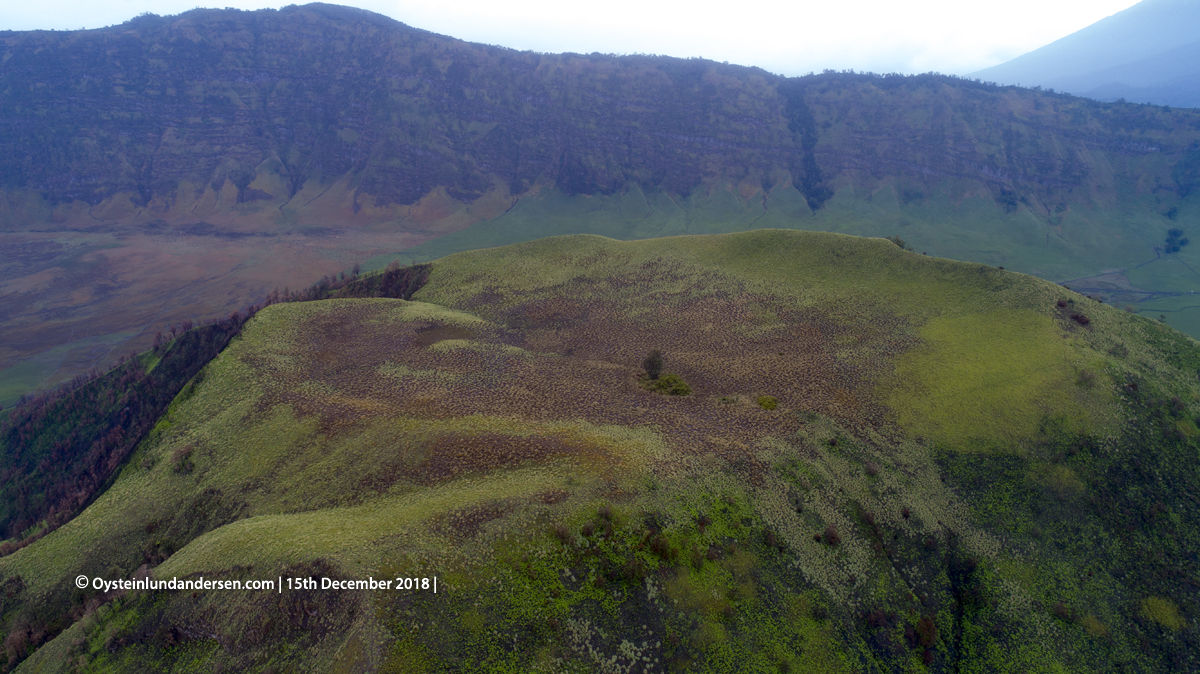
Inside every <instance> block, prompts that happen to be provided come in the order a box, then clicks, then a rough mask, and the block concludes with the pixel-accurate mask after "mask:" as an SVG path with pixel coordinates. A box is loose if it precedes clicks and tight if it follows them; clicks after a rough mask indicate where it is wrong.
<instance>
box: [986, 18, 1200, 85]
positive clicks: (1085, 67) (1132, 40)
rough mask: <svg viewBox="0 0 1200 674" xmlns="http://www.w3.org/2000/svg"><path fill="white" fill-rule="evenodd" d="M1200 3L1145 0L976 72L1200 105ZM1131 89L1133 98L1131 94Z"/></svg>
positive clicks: (1003, 79)
mask: <svg viewBox="0 0 1200 674" xmlns="http://www.w3.org/2000/svg"><path fill="white" fill-rule="evenodd" d="M1197 34H1200V7H1197V5H1196V3H1194V2H1190V1H1189V0H1142V2H1139V3H1138V4H1136V5H1134V6H1133V7H1130V8H1129V9H1126V10H1124V11H1121V12H1117V13H1116V14H1113V15H1112V16H1110V17H1107V18H1105V19H1102V20H1100V21H1097V22H1096V23H1094V24H1092V25H1090V26H1088V27H1087V28H1084V29H1083V30H1080V31H1077V32H1075V33H1072V34H1070V35H1068V36H1066V37H1064V38H1062V39H1059V40H1056V41H1054V42H1052V43H1050V44H1048V45H1046V46H1044V47H1041V48H1039V49H1035V50H1033V51H1031V52H1029V53H1028V54H1024V55H1022V56H1018V57H1017V58H1015V59H1013V60H1011V61H1008V62H1006V63H1002V64H1000V65H998V66H992V67H991V68H985V69H984V70H980V71H979V72H977V73H973V74H972V75H971V76H972V77H979V78H982V79H984V80H987V81H992V82H1002V83H1004V84H1022V85H1024V86H1027V87H1028V86H1035V85H1036V86H1041V87H1049V88H1053V89H1059V90H1061V91H1069V92H1071V93H1073V94H1077V95H1080V96H1089V97H1092V98H1099V99H1101V100H1108V101H1115V100H1117V99H1118V98H1125V99H1128V100H1131V101H1137V102H1139V103H1142V102H1147V103H1153V104H1157V105H1172V106H1177V107H1192V108H1194V107H1200V85H1198V84H1197V81H1200V60H1197V58H1196V55H1197V53H1198V51H1200V39H1197V37H1196V36H1197ZM1127 94H1128V95H1127Z"/></svg>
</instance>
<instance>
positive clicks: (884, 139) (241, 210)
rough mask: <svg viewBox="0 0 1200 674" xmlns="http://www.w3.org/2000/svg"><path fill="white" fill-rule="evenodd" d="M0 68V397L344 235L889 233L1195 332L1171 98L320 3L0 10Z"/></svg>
mask: <svg viewBox="0 0 1200 674" xmlns="http://www.w3.org/2000/svg"><path fill="white" fill-rule="evenodd" d="M0 91H3V96H0V191H2V192H3V195H2V197H0V223H3V224H2V225H0V229H3V231H0V247H3V249H4V251H5V253H6V256H5V262H4V264H3V265H2V266H0V282H2V283H3V288H4V292H2V293H0V316H4V317H5V319H4V323H3V325H0V344H2V345H3V346H0V401H12V400H14V399H15V398H16V397H18V396H19V395H20V394H21V393H23V392H26V391H29V390H31V389H33V388H36V387H38V386H41V385H44V384H45V383H47V382H50V383H53V382H55V381H59V380H64V379H70V377H71V376H72V375H73V374H75V373H78V372H82V371H86V370H87V369H88V368H89V367H91V366H93V365H97V366H100V367H103V366H104V365H105V364H107V363H109V362H111V361H112V360H113V359H115V358H116V357H117V356H118V354H120V353H122V352H123V351H125V350H127V349H129V348H134V349H144V348H148V347H149V346H150V343H151V339H152V336H153V335H154V333H155V332H157V331H159V330H161V329H162V326H163V325H166V324H170V323H175V322H178V321H180V320H183V319H199V318H204V317H211V316H224V315H228V313H229V312H230V311H232V310H233V309H235V308H238V307H242V306H245V305H246V304H250V303H258V302H260V301H262V299H263V298H264V297H265V296H266V295H268V294H269V293H271V292H273V290H274V289H275V288H276V287H280V288H282V287H285V286H290V287H293V288H294V287H297V286H300V285H307V284H308V283H309V282H310V281H311V278H312V277H313V276H316V275H320V274H328V273H330V272H336V271H338V270H341V269H346V268H348V267H349V265H350V263H351V262H353V261H354V260H361V259H366V258H368V257H372V256H381V257H379V258H378V260H379V261H380V263H381V264H382V263H384V262H387V261H390V260H391V259H393V257H395V256H396V251H404V254H402V255H401V256H400V257H401V259H402V260H404V261H409V260H417V261H426V260H429V259H434V258H437V257H441V256H443V255H445V254H448V253H452V252H456V251H460V250H467V249H477V248H481V247H486V246H495V245H503V244H509V243H513V242H517V241H525V240H531V239H535V238H539V237H543V236H549V235H555V234H564V233H593V234H599V235H603V236H608V237H611V238H617V239H639V238H648V237H656V236H666V235H672V234H706V233H717V232H731V231H743V230H749V229H755V228H765V227H772V228H790V229H806V230H824V231H835V232H840V233H849V234H858V235H867V236H897V237H900V238H902V239H903V240H904V241H906V242H908V244H909V245H911V246H912V247H913V248H914V250H916V251H918V252H929V253H930V254H932V255H939V256H944V257H951V258H956V259H964V260H973V261H977V262H984V263H987V264H992V265H996V266H1004V267H1007V268H1008V269H1014V270H1018V271H1021V272H1026V273H1033V274H1036V275H1039V276H1042V277H1044V278H1048V279H1051V280H1055V281H1065V280H1072V284H1071V285H1072V287H1076V286H1078V287H1079V288H1080V289H1083V290H1084V292H1085V293H1087V294H1090V295H1093V296H1097V295H1099V296H1101V297H1103V298H1104V299H1106V300H1108V301H1115V302H1118V303H1119V304H1121V305H1125V304H1133V305H1135V306H1136V307H1137V309H1138V310H1139V311H1145V312H1146V313H1148V314H1150V315H1153V316H1158V315H1159V314H1167V315H1168V316H1169V320H1170V322H1171V324H1172V325H1173V326H1175V327H1177V328H1179V329H1182V330H1184V331H1186V332H1190V333H1192V334H1200V318H1197V316H1200V314H1198V313H1197V309H1196V307H1197V306H1200V303H1197V302H1195V301H1194V300H1193V298H1192V297H1191V291H1192V290H1196V289H1197V284H1198V282H1200V278H1197V276H1196V274H1195V272H1194V271H1193V270H1194V269H1197V268H1200V249H1197V248H1195V247H1188V248H1182V249H1181V250H1180V251H1179V253H1178V254H1177V255H1170V256H1162V259H1159V256H1158V255H1157V253H1156V251H1155V249H1156V248H1161V246H1162V243H1163V241H1164V237H1165V236H1166V232H1167V230H1169V229H1171V228H1181V229H1184V230H1185V231H1193V230H1195V224H1196V222H1197V218H1198V217H1200V201H1198V200H1200V190H1197V189H1196V188H1197V187H1198V186H1200V171H1198V170H1197V167H1198V166H1200V145H1197V142H1198V141H1200V113H1197V112H1196V111H1194V110H1175V109H1172V110H1167V109H1163V108H1159V107H1153V106H1137V105H1126V104H1105V103H1097V102H1094V101H1089V100H1084V99H1079V98H1074V97H1070V96H1063V95H1057V94H1051V93H1048V92H1041V91H1031V90H1023V89H1019V88H1016V87H996V86H989V85H985V84H981V83H977V82H972V81H968V80H963V79H956V78H947V77H941V76H933V75H923V76H916V77H899V76H895V77H891V76H889V77H881V76H874V75H865V74H853V73H832V72H830V73H825V74H820V75H814V76H810V77H802V78H792V79H785V78H780V77H777V76H774V75H771V74H770V73H766V72H764V71H761V70H758V69H755V68H745V67H739V66H732V65H725V64H718V63H713V62H709V61H704V60H698V59H695V60H680V59H671V58H665V57H663V58H660V57H653V56H629V57H613V56H605V55H600V54H592V55H586V56H584V55H572V54H567V55H550V54H533V53H522V52H516V51H512V50H508V49H503V48H500V47H489V46H483V45H476V44H470V43H466V42H462V41H459V40H454V39H452V38H448V37H444V36H439V35H434V34H431V33H428V32H424V31H421V30H417V29H414V28H410V27H407V26H404V25H402V24H399V23H396V22H394V21H391V20H390V19H386V18H384V17H381V16H378V15H375V14H371V13H368V12H362V11H358V10H353V9H349V8H344V7H335V6H331V5H307V6H303V7H295V6H293V7H288V8H285V9H282V10H279V11H273V10H264V11H256V12H239V11H234V10H195V11H192V12H188V13H186V14H183V15H180V16H176V17H155V16H143V17H139V18H138V19H135V20H133V21H130V22H128V23H126V24H123V25H121V26H114V27H112V28H107V29H102V30H94V31H79V32H44V31H41V32H26V33H15V32H5V33H0ZM181 260H186V261H187V262H186V263H183V264H181V262H180V261H181ZM1143 263H1145V264H1143ZM1101 274H1104V275H1103V276H1101ZM80 334H86V335H90V337H88V338H87V339H85V340H75V339H74V338H75V336H77V335H80ZM122 344H124V346H123V347H119V348H115V347H118V345H122ZM4 404H7V402H5V403H4Z"/></svg>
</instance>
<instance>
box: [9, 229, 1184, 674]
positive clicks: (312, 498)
mask: <svg viewBox="0 0 1200 674" xmlns="http://www.w3.org/2000/svg"><path fill="white" fill-rule="evenodd" d="M393 272H394V273H401V272H403V273H408V274H417V273H418V272H415V271H410V272H405V271H404V270H393ZM422 275H423V272H422ZM370 278H372V277H367V278H364V279H353V278H351V279H347V280H346V281H343V280H342V279H338V280H337V281H336V283H337V284H339V285H340V284H343V283H344V284H345V285H343V286H342V287H341V288H338V289H334V288H332V287H330V288H329V289H328V292H341V290H342V289H344V288H348V287H350V286H351V284H352V283H356V282H358V281H362V282H367V281H368V279H370ZM393 281H395V279H393ZM332 285H333V282H331V283H330V286H332ZM405 287H409V286H407V285H406V286H405ZM655 348H662V349H664V351H665V352H666V356H665V358H664V360H665V362H664V370H667V369H669V370H670V371H673V372H675V373H677V374H678V375H679V376H680V377H681V378H682V379H684V380H686V381H687V383H688V385H689V386H690V388H691V394H690V395H687V396H671V395H659V394H657V393H656V392H653V391H647V390H645V389H644V388H643V387H642V386H641V385H640V384H641V383H642V382H643V378H644V377H645V375H644V370H643V366H642V364H643V361H644V360H645V359H646V355H647V353H648V351H649V350H651V349H655ZM1198 371H1200V346H1198V345H1197V343H1196V342H1195V341H1194V340H1192V339H1190V338H1189V337H1186V336H1184V335H1182V334H1180V333H1179V332H1177V331H1175V330H1174V329H1172V328H1171V327H1168V326H1165V325H1162V324H1161V323H1158V322H1156V321H1151V320H1147V319H1145V318H1142V317H1139V316H1136V315H1131V314H1129V313H1127V312H1124V311H1121V310H1118V309H1115V308H1112V307H1108V306H1104V305H1102V304H1100V303H1098V302H1096V301H1094V300H1089V299H1087V298H1085V297H1084V296H1082V295H1080V294H1078V293H1074V292H1071V291H1068V290H1066V289H1063V288H1061V287H1059V286H1056V285H1054V284H1051V283H1049V282H1046V281H1043V280H1039V279H1036V278H1033V277H1029V276H1024V275H1021V274H1015V273H1012V272H1008V271H1003V270H999V269H996V268H993V267H988V266H984V265H977V264H968V263H959V262H952V261H948V260H944V259H937V258H931V257H926V256H922V255H920V254H919V253H913V252H910V251H905V250H903V249H901V248H900V247H898V246H896V245H894V244H893V243H892V242H889V241H886V240H883V239H858V238H853V237H845V236H840V235H834V234H813V233H800V232H785V231H761V232H752V233H744V234H731V235H720V236H712V237H677V238H671V239H656V240H649V241H640V242H625V243H622V242H617V241H613V240H608V239H602V238H599V237H588V236H574V237H561V238H555V239H548V240H544V241H539V242H535V243H529V244H521V245H517V246H509V247H505V248H500V249H495V250H489V251H480V252H471V253H463V254H459V255H455V256H452V257H449V258H447V259H444V260H440V261H438V262H436V263H434V264H432V265H431V266H430V268H429V270H428V279H427V282H425V284H424V285H423V286H421V287H420V289H419V290H417V291H416V292H415V294H413V296H412V300H411V301H404V300H396V299H379V298H373V299H352V298H349V297H346V298H342V299H328V300H319V301H311V302H289V303H280V304H275V305H272V306H269V307H267V308H265V309H263V310H262V311H260V312H258V313H257V315H255V316H254V318H253V319H251V320H250V321H249V322H248V323H247V324H246V325H245V327H244V328H243V330H242V331H241V333H240V334H239V335H238V336H237V337H235V338H234V339H233V340H232V341H231V342H230V344H229V346H228V348H226V349H225V350H224V351H223V352H222V353H221V355H220V356H219V357H217V358H216V359H214V360H213V361H212V362H211V363H209V364H208V366H206V368H205V369H204V370H203V372H202V376H201V377H199V378H198V379H196V380H194V382H195V383H194V384H192V385H189V386H188V387H187V388H185V389H184V392H183V393H182V394H181V395H180V396H178V397H177V398H176V400H175V402H174V403H173V404H172V405H171V406H170V409H169V410H168V412H167V413H166V414H165V415H164V416H163V417H162V418H161V419H160V420H159V422H158V424H157V426H156V428H155V430H154V432H153V433H151V434H150V435H149V436H148V437H147V438H146V440H145V441H144V442H142V443H141V444H140V445H139V446H138V447H137V448H136V449H135V451H134V452H133V454H132V455H131V456H130V458H129V460H128V461H127V462H126V463H125V464H124V465H123V467H122V468H121V469H120V471H119V473H118V476H117V477H116V479H115V480H114V481H113V483H112V485H111V487H109V488H108V489H107V490H106V491H105V492H104V493H103V494H102V495H100V496H99V497H98V498H96V499H95V501H94V502H93V503H92V504H91V505H90V506H89V507H88V508H87V509H86V510H84V511H83V512H82V513H81V514H80V515H79V516H78V517H76V518H74V519H73V520H72V521H70V522H68V523H67V524H65V525H64V526H62V527H60V528H58V529H57V530H55V531H53V532H51V533H50V534H48V535H46V536H45V537H43V538H41V539H39V540H37V541H36V542H34V543H33V544H31V545H29V546H27V547H25V548H23V549H20V550H18V551H16V552H14V553H12V554H10V555H7V556H5V557H3V558H0V587H3V588H4V589H5V591H4V594H2V595H0V602H3V603H2V604H0V620H2V621H3V632H4V635H5V639H6V641H5V644H6V657H8V658H9V659H8V661H7V663H8V666H10V667H11V665H12V664H14V663H16V662H20V663H21V664H20V665H19V668H20V671H68V670H74V669H79V670H81V671H133V670H151V671H179V672H183V671H212V670H214V669H224V670H226V671H230V670H233V671H268V670H272V671H297V670H301V671H364V670H366V671H376V670H378V671H497V672H528V671H580V672H594V671H612V672H624V671H646V670H648V671H727V672H734V671H764V672H775V671H795V672H859V671H879V672H926V671H933V672H981V673H982V672H1022V673H1023V672H1108V671H1112V672H1176V671H1187V670H1189V669H1194V668H1195V667H1196V664H1197V663H1196V662H1195V657H1196V653H1197V652H1198V651H1200V648H1198V647H1200V644H1198V643H1197V641H1198V638H1200V632H1198V630H1197V625H1196V620H1197V617H1198V616H1200V589H1198V588H1200V568H1198V567H1197V564H1196V559H1195V555H1194V551H1195V550H1196V549H1197V546H1200V503H1197V497H1196V494H1197V493H1198V492H1200V490H1198V489H1197V486H1198V485H1200V475H1198V474H1197V472H1198V471H1200V462H1198V461H1197V454H1198V452H1200V428H1198V427H1197V417H1198V416H1200V400H1198V393H1200V387H1198V384H1197V378H1196V377H1197V372H1198ZM664 378H665V375H664V376H660V378H659V380H660V381H661V380H662V379H664ZM80 573H84V574H88V575H93V576H95V575H101V576H105V577H108V578H121V577H135V576H139V577H145V576H149V577H151V578H160V579H169V578H172V577H178V578H196V577H199V576H203V577H205V578H207V579H242V580H250V579H267V578H270V579H275V578H277V577H279V576H281V575H282V576H285V577H292V578H307V577H334V578H343V579H365V578H367V577H374V578H377V579H379V578H387V579H393V578H397V577H405V578H414V577H415V578H423V577H430V576H437V577H438V579H439V581H438V593H437V594H436V595H435V594H433V593H432V592H430V591H405V592H395V591H393V592H369V591H361V592H350V591H319V590H307V589H306V590H286V589H285V590H284V591H283V593H282V594H280V593H278V592H273V593H272V592H250V591H240V592H238V591H226V592H218V591H210V592H196V593H192V592H170V591H165V592H140V591H132V592H120V593H110V594H102V593H100V592H98V591H93V590H86V591H77V590H74V589H73V588H72V583H73V579H74V578H75V576H76V575H77V574H80Z"/></svg>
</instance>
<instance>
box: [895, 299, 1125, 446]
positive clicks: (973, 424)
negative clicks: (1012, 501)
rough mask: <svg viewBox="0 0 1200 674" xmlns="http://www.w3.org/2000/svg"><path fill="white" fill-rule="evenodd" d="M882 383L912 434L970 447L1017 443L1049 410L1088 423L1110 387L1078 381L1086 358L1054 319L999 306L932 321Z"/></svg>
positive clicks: (1027, 436)
mask: <svg viewBox="0 0 1200 674" xmlns="http://www.w3.org/2000/svg"><path fill="white" fill-rule="evenodd" d="M920 334H921V338H922V345H921V346H919V347H917V348H915V349H913V350H912V351H910V352H909V353H906V354H903V355H901V356H900V357H898V358H897V359H896V366H895V371H894V373H893V374H892V375H891V377H890V378H889V379H888V380H887V381H886V383H885V385H884V386H883V387H882V393H883V394H884V395H885V396H886V398H887V400H888V403H889V405H890V406H891V407H892V409H893V410H894V411H895V414H896V421H897V422H898V423H899V424H900V425H901V426H902V427H904V428H905V429H907V430H908V431H910V432H912V433H914V434H917V435H921V436H925V437H928V438H931V439H933V440H936V441H938V442H943V443H947V444H950V445H953V446H955V447H960V448H963V449H967V448H972V447H975V448H989V447H996V448H1009V449H1011V448H1015V447H1017V446H1019V445H1020V444H1021V443H1022V442H1024V441H1027V440H1029V439H1030V438H1033V437H1034V436H1035V435H1036V433H1037V431H1038V429H1039V426H1040V424H1041V422H1042V419H1043V418H1044V417H1045V416H1046V415H1047V414H1050V413H1052V412H1053V413H1057V414H1064V415H1066V416H1067V417H1068V418H1069V419H1070V422H1071V424H1072V425H1074V426H1077V427H1079V428H1084V427H1087V426H1088V425H1089V424H1091V423H1092V421H1093V413H1092V411H1091V408H1092V407H1094V406H1095V405H1096V402H1097V399H1099V400H1100V401H1103V399H1104V398H1103V397H1102V396H1103V395H1104V392H1103V391H1097V392H1094V393H1093V392H1091V391H1089V390H1086V389H1083V388H1081V387H1078V386H1076V380H1077V378H1078V372H1079V368H1080V361H1081V356H1080V355H1079V354H1078V353H1077V351H1076V350H1075V349H1074V348H1073V346H1072V344H1071V343H1070V340H1067V339H1063V334H1062V329H1061V328H1060V327H1059V326H1058V325H1056V324H1055V323H1054V321H1053V319H1051V318H1049V317H1047V316H1042V315H1038V314H1036V313H1034V312H1031V311H1021V310H997V311H995V312H989V313H971V314H959V315H953V316H946V317H942V318H934V319H931V320H930V321H929V322H928V323H926V324H925V325H924V326H923V327H922V328H921V331H920Z"/></svg>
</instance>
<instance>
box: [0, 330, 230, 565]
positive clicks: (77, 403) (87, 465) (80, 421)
mask: <svg viewBox="0 0 1200 674" xmlns="http://www.w3.org/2000/svg"><path fill="white" fill-rule="evenodd" d="M246 318H247V316H246V315H243V314H238V315H234V316H231V317H230V318H229V319H227V320H225V321H221V322H219V323H214V324H211V325H205V326H201V327H198V328H194V329H188V330H185V331H184V332H183V333H182V334H181V335H180V336H179V337H177V338H175V339H172V340H170V341H169V342H167V343H164V344H162V345H161V346H158V347H156V348H155V349H153V350H151V351H147V352H146V353H144V354H142V355H141V356H140V357H138V358H133V359H130V360H128V361H124V362H122V363H119V364H118V365H117V366H116V367H114V368H113V369H112V370H109V371H108V372H107V373H105V374H103V375H100V374H98V373H94V374H92V375H91V376H90V377H86V378H85V377H80V378H79V379H77V380H76V381H75V382H72V384H71V385H70V386H67V387H64V388H61V389H59V390H56V391H54V392H52V393H49V394H43V395H40V396H36V397H34V398H33V399H31V400H28V401H24V402H23V403H22V404H21V405H19V406H17V407H16V408H15V409H13V410H11V411H10V412H9V413H8V414H7V415H6V416H5V417H4V419H2V420H0V466H3V471H2V472H0V536H3V538H4V539H10V540H9V541H8V542H6V543H5V544H4V546H3V547H0V554H7V553H10V552H12V551H13V550H15V549H16V546H17V545H23V544H28V543H29V542H31V540H32V539H35V538H37V537H39V536H41V535H43V534H44V533H45V532H46V531H47V530H49V529H53V528H54V527H57V526H58V525H60V524H62V523H63V522H66V521H67V520H69V519H70V518H71V517H73V516H74V515H76V514H77V513H78V511H79V509H80V508H81V507H82V506H84V505H86V504H87V503H88V502H89V501H90V500H91V499H92V497H93V496H94V495H95V494H96V492H97V491H99V490H100V489H101V488H102V487H103V486H105V483H106V482H107V481H108V479H109V477H110V476H111V475H112V474H113V471H114V470H115V469H116V468H117V467H118V466H120V465H121V464H122V463H123V462H124V461H125V459H126V457H127V456H128V455H129V452H130V451H131V450H132V449H133V448H134V447H135V446H136V445H137V443H138V442H139V441H141V440H142V438H143V437H145V435H146V432H147V431H149V430H150V428H151V427H152V426H153V425H154V423H155V422H156V421H157V420H158V417H159V416H161V415H162V413H163V412H165V411H166V409H167V405H168V404H169V403H170V402H171V400H172V399H174V398H175V396H176V394H178V393H179V391H180V390H181V389H182V388H183V387H184V385H185V384H187V383H188V381H189V380H193V378H194V377H195V376H196V374H197V373H198V372H199V371H200V368H202V367H204V366H205V365H207V364H208V361H210V360H212V359H213V357H215V356H216V355H217V354H218V353H219V352H220V351H221V349H223V348H225V345H226V344H228V343H229V339H230V337H232V336H233V335H234V333H236V332H237V331H238V330H239V329H240V328H241V325H242V322H243V321H244V320H245V319H246ZM193 385H194V384H193Z"/></svg>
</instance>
